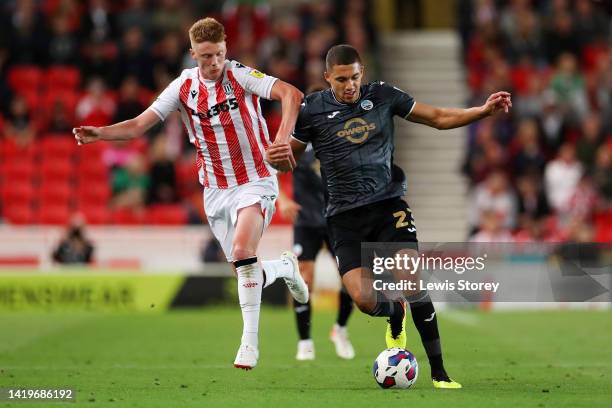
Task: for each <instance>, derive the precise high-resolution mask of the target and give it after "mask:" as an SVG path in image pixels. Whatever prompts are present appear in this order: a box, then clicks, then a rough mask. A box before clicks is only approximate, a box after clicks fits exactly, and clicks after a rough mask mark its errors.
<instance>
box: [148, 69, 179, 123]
mask: <svg viewBox="0 0 612 408" xmlns="http://www.w3.org/2000/svg"><path fill="white" fill-rule="evenodd" d="M180 82H181V81H180V77H179V78H176V79H175V80H174V81H172V82H171V83H170V85H168V86H167V87H166V89H164V90H163V91H162V93H161V94H159V96H158V97H157V99H156V100H155V102H153V103H152V104H151V106H150V107H149V109H151V110H152V111H153V112H155V113H156V114H157V116H159V118H160V119H161V120H165V119H166V117H167V116H168V115H169V114H170V113H172V112H174V111H175V110H177V109H178V108H179V103H180V99H179V92H180Z"/></svg>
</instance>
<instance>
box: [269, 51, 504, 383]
mask: <svg viewBox="0 0 612 408" xmlns="http://www.w3.org/2000/svg"><path fill="white" fill-rule="evenodd" d="M325 69H326V72H325V80H326V81H327V82H328V83H329V85H330V89H327V90H324V91H321V92H315V93H313V94H311V95H309V96H308V97H306V98H305V99H304V102H303V103H302V106H301V110H300V115H299V117H298V121H297V123H296V127H295V132H294V135H293V138H292V140H291V142H290V144H289V143H287V144H283V145H281V144H279V145H275V146H272V147H270V148H269V149H268V151H267V152H266V159H267V160H268V161H269V162H270V163H272V164H273V165H277V166H278V165H282V164H283V163H286V162H287V160H291V159H292V158H293V157H292V155H293V156H295V157H296V158H297V157H299V155H300V154H301V153H302V152H303V151H304V150H305V148H306V145H307V144H308V143H311V144H312V147H313V149H314V152H315V155H316V156H317V158H318V159H319V160H320V162H321V175H322V178H323V180H324V183H325V186H326V214H325V215H326V218H327V226H328V231H329V234H330V237H331V241H332V245H333V251H334V253H335V255H336V257H337V258H336V260H337V262H338V269H339V272H340V275H341V276H342V282H343V283H344V286H345V287H346V289H347V290H348V293H349V295H350V296H351V298H352V299H353V300H354V302H355V303H356V304H357V307H359V309H360V310H361V311H362V312H364V313H367V314H369V315H371V316H386V317H388V319H389V325H388V326H387V336H386V341H387V347H401V348H405V346H406V333H405V314H406V304H408V305H409V307H410V311H411V314H412V320H413V322H414V324H415V326H416V328H417V330H418V332H419V335H420V337H421V341H422V343H423V346H424V348H425V352H426V354H427V357H428V359H429V364H430V367H431V377H432V381H433V385H434V387H436V388H446V389H457V388H461V384H459V383H458V382H456V381H453V380H452V379H451V378H450V377H449V376H448V374H447V372H446V370H445V368H444V365H443V361H442V347H441V343H440V335H439V332H438V323H437V319H436V313H435V310H434V306H433V303H432V302H431V299H430V297H429V295H428V293H427V292H425V291H413V292H404V298H401V299H395V300H390V299H388V298H387V297H385V296H384V294H382V293H381V292H377V291H375V290H374V288H373V287H372V286H371V279H369V278H370V276H371V275H370V274H371V272H370V271H369V270H368V269H367V265H362V261H361V243H362V242H402V243H408V244H407V246H409V248H406V249H405V250H402V251H399V252H398V253H400V254H407V255H409V256H418V252H417V249H418V248H417V235H416V228H415V226H414V223H413V219H412V214H411V212H410V209H409V207H408V204H407V203H406V202H405V201H404V200H403V199H402V197H403V196H404V194H405V191H406V179H405V176H404V173H403V171H402V170H401V169H400V168H399V167H397V166H395V165H394V164H393V150H394V142H393V137H394V129H393V126H394V125H393V117H394V116H400V117H401V118H404V119H406V120H409V121H412V122H417V123H422V124H424V125H427V126H431V127H434V128H436V129H451V128H456V127H460V126H465V125H467V124H469V123H472V122H474V121H477V120H479V119H482V118H485V117H487V116H490V115H494V114H496V113H498V112H503V111H505V112H508V110H509V109H510V107H511V106H512V101H511V97H510V94H509V93H508V92H496V93H494V94H492V95H491V96H489V98H488V99H487V101H486V102H485V104H484V105H482V106H479V107H473V108H468V109H457V108H439V107H434V106H430V105H426V104H424V103H420V102H415V101H414V99H413V98H412V96H410V95H409V94H407V93H406V92H404V91H402V90H400V89H398V88H396V87H394V86H392V85H389V84H386V83H384V82H382V81H375V82H370V83H368V84H366V85H362V84H361V80H362V78H363V72H364V68H363V65H362V64H361V58H360V56H359V54H358V52H357V51H356V50H355V49H354V48H353V47H351V46H350V45H336V46H334V47H332V48H331V49H330V50H329V51H328V53H327V56H326V60H325Z"/></svg>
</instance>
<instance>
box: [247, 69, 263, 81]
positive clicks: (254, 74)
mask: <svg viewBox="0 0 612 408" xmlns="http://www.w3.org/2000/svg"><path fill="white" fill-rule="evenodd" d="M249 75H250V76H252V77H253V78H257V79H262V78H263V77H265V76H266V75H265V74H264V73H263V72H260V71H258V70H256V69H254V70H252V71H251V72H249Z"/></svg>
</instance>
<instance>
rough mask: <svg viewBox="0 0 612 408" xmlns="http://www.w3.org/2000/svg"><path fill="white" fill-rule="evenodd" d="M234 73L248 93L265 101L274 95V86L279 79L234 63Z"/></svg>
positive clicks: (232, 63)
mask: <svg viewBox="0 0 612 408" xmlns="http://www.w3.org/2000/svg"><path fill="white" fill-rule="evenodd" d="M231 65H232V72H233V73H234V76H235V77H236V80H237V81H238V83H239V84H240V86H242V87H243V88H244V89H245V90H246V91H248V92H250V93H252V94H255V95H257V96H260V97H262V98H265V99H270V96H271V95H270V94H271V93H272V85H274V82H275V81H276V79H277V78H275V77H273V76H270V75H266V74H264V73H263V72H260V71H258V70H256V69H253V68H251V67H247V66H246V65H242V64H241V63H239V62H236V61H232V62H231Z"/></svg>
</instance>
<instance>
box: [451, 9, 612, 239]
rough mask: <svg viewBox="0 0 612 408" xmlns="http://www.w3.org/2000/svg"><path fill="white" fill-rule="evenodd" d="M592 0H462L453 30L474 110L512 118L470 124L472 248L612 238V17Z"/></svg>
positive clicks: (468, 160) (468, 168)
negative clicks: (503, 92) (495, 99)
mask: <svg viewBox="0 0 612 408" xmlns="http://www.w3.org/2000/svg"><path fill="white" fill-rule="evenodd" d="M604 6H605V5H604V4H603V3H602V2H596V1H592V0H575V1H569V0H550V1H537V0H511V1H494V0H477V1H476V0H475V1H471V0H467V1H462V2H460V7H459V27H460V32H461V36H462V39H463V44H464V54H463V56H464V61H465V66H466V72H467V78H468V84H469V87H470V90H471V95H472V98H473V100H474V103H479V101H482V100H484V98H485V97H486V95H488V94H489V93H490V92H491V91H493V90H497V89H507V90H511V91H512V93H513V101H514V107H513V111H512V113H511V115H508V116H504V115H501V116H496V117H494V118H491V119H488V120H485V121H482V122H479V123H477V124H474V125H473V126H471V127H470V129H469V136H468V141H467V145H468V146H467V149H466V151H467V154H466V158H465V162H464V167H463V171H464V173H465V174H466V175H467V177H468V178H469V181H470V184H471V203H470V217H469V222H470V226H471V231H472V234H473V235H472V239H473V240H475V241H510V240H515V241H519V242H521V241H522V242H530V241H566V240H569V241H577V242H592V241H594V240H596V241H605V242H612V54H611V47H610V44H611V41H612V40H611V37H610V27H611V23H612V18H611V14H610V13H609V12H610V10H608V11H606V10H605V9H604V8H603V7H604Z"/></svg>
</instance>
